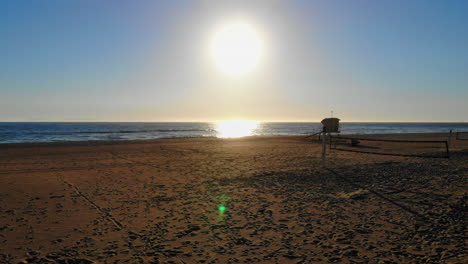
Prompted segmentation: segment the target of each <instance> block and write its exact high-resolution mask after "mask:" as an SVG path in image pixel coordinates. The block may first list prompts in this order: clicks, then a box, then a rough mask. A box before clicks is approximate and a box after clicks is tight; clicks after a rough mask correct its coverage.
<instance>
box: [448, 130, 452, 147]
mask: <svg viewBox="0 0 468 264" xmlns="http://www.w3.org/2000/svg"><path fill="white" fill-rule="evenodd" d="M451 141H452V129H450V132H449V136H448V144H449V146H450V143H451Z"/></svg>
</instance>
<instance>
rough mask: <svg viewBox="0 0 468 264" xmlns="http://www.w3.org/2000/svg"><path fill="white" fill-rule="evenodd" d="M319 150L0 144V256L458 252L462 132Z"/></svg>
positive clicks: (174, 142)
mask: <svg viewBox="0 0 468 264" xmlns="http://www.w3.org/2000/svg"><path fill="white" fill-rule="evenodd" d="M376 137H388V138H398V139H418V140H421V139H425V140H445V139H446V135H442V134H425V135H419V134H401V135H391V136H390V135H386V136H384V135H380V136H376ZM405 148H413V149H414V148H417V147H415V146H411V147H409V146H407V145H405V144H404V143H402V144H401V149H402V150H403V149H405ZM421 151H424V150H421ZM320 153H321V145H320V144H319V143H318V142H315V141H313V140H311V139H310V138H306V137H293V136H290V137H248V138H240V139H216V138H191V139H162V140H147V141H132V142H81V143H79V142H77V143H54V144H5V145H0V263H19V262H21V263H466V262H467V261H468V257H467V256H466V235H467V232H466V227H467V221H466V219H467V217H466V211H467V198H468V196H467V194H466V190H467V176H468V162H467V161H468V141H461V140H455V138H454V137H452V141H451V153H450V157H451V158H450V159H431V158H416V157H395V156H379V155H370V154H361V153H352V152H342V151H336V150H335V151H332V152H331V153H330V154H329V155H328V161H327V162H328V163H327V167H326V168H323V167H322V165H321V158H320ZM220 206H224V207H225V210H224V211H222V210H220V209H219V207H220Z"/></svg>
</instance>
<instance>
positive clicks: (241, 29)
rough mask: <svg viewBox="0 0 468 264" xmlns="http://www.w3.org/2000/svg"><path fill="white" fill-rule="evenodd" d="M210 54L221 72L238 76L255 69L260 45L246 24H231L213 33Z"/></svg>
mask: <svg viewBox="0 0 468 264" xmlns="http://www.w3.org/2000/svg"><path fill="white" fill-rule="evenodd" d="M211 53H212V56H213V59H214V62H215V64H216V66H217V67H218V68H219V69H220V70H221V71H223V72H225V73H227V74H230V75H235V76H238V75H243V74H246V73H249V72H251V71H253V70H254V69H255V67H256V66H257V64H258V62H259V59H260V56H261V55H262V43H261V41H260V38H259V35H258V34H257V32H255V30H254V29H253V28H252V27H251V26H249V25H248V24H245V23H240V22H237V23H231V24H227V25H224V26H223V27H221V28H220V29H219V31H217V32H216V33H215V36H214V38H213V41H212V43H211Z"/></svg>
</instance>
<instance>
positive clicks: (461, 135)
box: [455, 132, 468, 140]
mask: <svg viewBox="0 0 468 264" xmlns="http://www.w3.org/2000/svg"><path fill="white" fill-rule="evenodd" d="M455 139H456V140H468V132H457V134H456V136H455Z"/></svg>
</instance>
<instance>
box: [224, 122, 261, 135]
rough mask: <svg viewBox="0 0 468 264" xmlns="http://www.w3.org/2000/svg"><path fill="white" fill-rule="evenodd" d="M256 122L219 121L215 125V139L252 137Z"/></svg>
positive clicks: (256, 125)
mask: <svg viewBox="0 0 468 264" xmlns="http://www.w3.org/2000/svg"><path fill="white" fill-rule="evenodd" d="M257 127H258V122H255V121H243V120H233V121H221V122H217V123H216V124H215V130H216V137H218V138H238V137H246V136H253V135H254V132H255V129H257Z"/></svg>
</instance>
